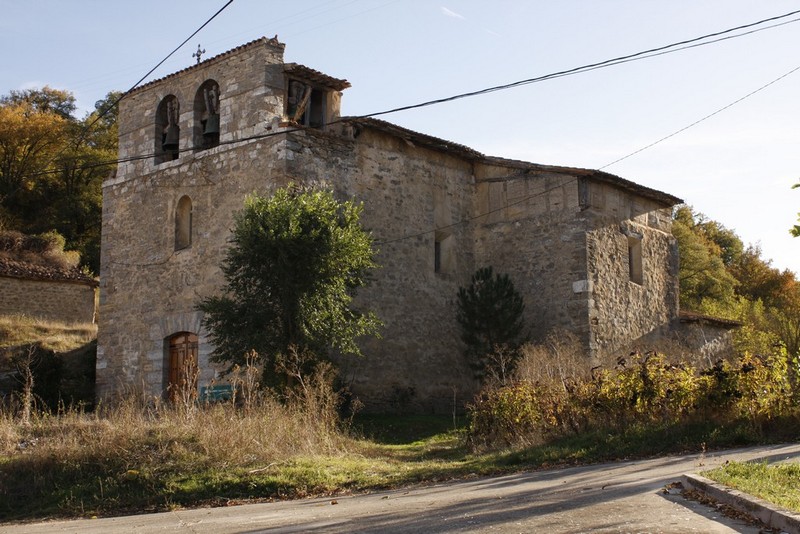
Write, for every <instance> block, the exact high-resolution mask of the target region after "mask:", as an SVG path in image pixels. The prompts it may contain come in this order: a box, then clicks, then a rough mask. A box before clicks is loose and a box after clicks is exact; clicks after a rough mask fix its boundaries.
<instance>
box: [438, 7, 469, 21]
mask: <svg viewBox="0 0 800 534" xmlns="http://www.w3.org/2000/svg"><path fill="white" fill-rule="evenodd" d="M440 9H441V10H442V14H443V15H446V16H448V17H453V18H454V19H461V20H465V19H464V17H463V16H461V15H459V14H458V13H456V12H455V11H450V10H449V9H447V8H446V7H444V6H442V7H441V8H440Z"/></svg>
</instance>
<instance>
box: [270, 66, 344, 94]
mask: <svg viewBox="0 0 800 534" xmlns="http://www.w3.org/2000/svg"><path fill="white" fill-rule="evenodd" d="M283 70H284V71H285V72H287V73H289V74H292V75H294V76H297V77H298V78H304V79H305V80H307V81H309V82H311V83H314V84H317V85H321V86H323V87H329V88H331V89H335V90H336V91H341V90H343V89H347V88H348V87H350V82H348V81H347V80H340V79H339V78H334V77H333V76H328V75H327V74H323V73H321V72H320V71H318V70H314V69H311V68H309V67H306V66H304V65H299V64H297V63H284V65H283Z"/></svg>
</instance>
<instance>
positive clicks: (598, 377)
mask: <svg viewBox="0 0 800 534" xmlns="http://www.w3.org/2000/svg"><path fill="white" fill-rule="evenodd" d="M790 364H791V367H790ZM797 369H798V368H797V359H796V358H790V357H788V355H787V353H786V351H785V349H781V348H777V349H775V351H774V352H773V353H771V354H769V355H765V356H754V355H750V354H745V355H743V356H741V357H739V358H738V359H736V360H735V361H733V362H730V363H729V362H725V361H721V360H720V361H718V362H717V363H715V364H714V365H713V366H711V367H710V368H707V369H699V368H697V367H695V366H692V365H689V364H685V363H682V364H673V363H669V362H668V360H667V358H666V357H665V355H663V354H659V353H655V352H649V353H646V354H638V353H636V354H632V355H631V356H629V357H628V358H625V359H620V360H618V362H617V365H616V366H615V367H614V368H610V369H608V368H596V369H593V370H592V372H591V374H587V375H586V376H578V377H574V376H565V375H564V374H563V373H562V374H561V375H558V374H555V375H553V374H550V375H549V376H548V375H547V374H543V375H539V376H538V377H537V379H535V380H532V379H530V378H524V377H522V378H518V379H517V380H516V381H512V382H508V383H506V384H498V385H494V386H490V387H487V388H485V389H484V390H483V391H482V392H481V393H480V394H479V395H478V396H477V397H476V398H475V401H474V403H473V404H472V406H471V407H470V427H469V439H470V441H471V443H472V444H473V446H474V447H476V448H494V447H505V446H525V445H533V444H537V443H542V442H544V441H547V440H548V439H550V438H554V437H560V436H565V435H569V434H578V433H582V432H591V431H595V430H604V431H623V430H625V429H626V428H628V427H630V426H632V425H653V426H654V427H656V426H658V427H661V428H663V427H664V426H665V425H667V426H669V425H681V424H693V423H697V422H698V421H706V422H712V423H713V424H715V425H718V426H725V425H742V424H744V425H746V426H748V427H749V428H750V429H751V430H753V431H754V432H762V431H763V429H764V428H766V427H767V426H769V423H770V422H772V421H774V420H775V419H776V418H781V417H786V416H793V417H797V416H798V413H800V411H798V408H797V400H798V397H799V396H800V394H799V392H798V388H797Z"/></svg>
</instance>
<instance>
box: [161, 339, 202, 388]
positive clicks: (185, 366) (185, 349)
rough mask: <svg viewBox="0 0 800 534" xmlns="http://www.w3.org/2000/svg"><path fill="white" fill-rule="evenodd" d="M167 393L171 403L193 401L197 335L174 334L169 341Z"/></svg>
mask: <svg viewBox="0 0 800 534" xmlns="http://www.w3.org/2000/svg"><path fill="white" fill-rule="evenodd" d="M167 392H168V394H169V399H170V400H171V401H173V402H176V401H179V400H189V399H193V398H194V397H196V395H197V335H196V334H192V333H191V332H181V333H179V334H175V335H174V336H172V337H171V338H170V340H169V373H168V383H167Z"/></svg>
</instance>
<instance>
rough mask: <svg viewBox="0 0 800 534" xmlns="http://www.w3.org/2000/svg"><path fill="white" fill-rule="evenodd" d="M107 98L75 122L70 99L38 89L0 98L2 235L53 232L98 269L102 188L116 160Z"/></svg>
mask: <svg viewBox="0 0 800 534" xmlns="http://www.w3.org/2000/svg"><path fill="white" fill-rule="evenodd" d="M118 96H119V93H116V92H110V93H108V95H107V96H106V98H105V99H103V100H100V101H98V102H97V103H95V110H94V111H93V112H91V113H88V114H87V115H86V116H85V117H84V118H82V119H80V118H77V117H76V116H75V112H76V110H77V108H76V105H75V97H74V96H73V95H72V93H70V92H68V91H61V90H58V89H52V88H50V87H43V88H41V89H25V90H22V91H11V92H10V93H9V94H8V95H3V96H0V230H14V231H19V232H24V233H26V234H42V233H45V232H50V231H56V232H58V233H59V234H60V235H62V236H64V238H65V240H66V248H67V249H69V250H75V251H77V252H78V253H79V254H80V257H81V258H82V261H83V263H82V267H85V268H86V269H87V270H89V271H91V272H95V273H96V272H98V271H99V263H100V219H101V217H100V215H101V197H102V193H101V185H102V181H103V178H104V177H106V176H108V174H109V173H110V172H112V171H113V169H114V167H115V166H114V165H105V163H107V162H113V161H114V160H115V158H116V157H117V125H116V121H117V112H116V109H113V110H112V111H110V112H109V113H107V114H105V115H102V118H100V117H101V114H103V112H104V111H105V110H106V109H108V108H109V107H110V104H111V103H112V102H113V101H114V100H115V99H116V98H117V97H118Z"/></svg>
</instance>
